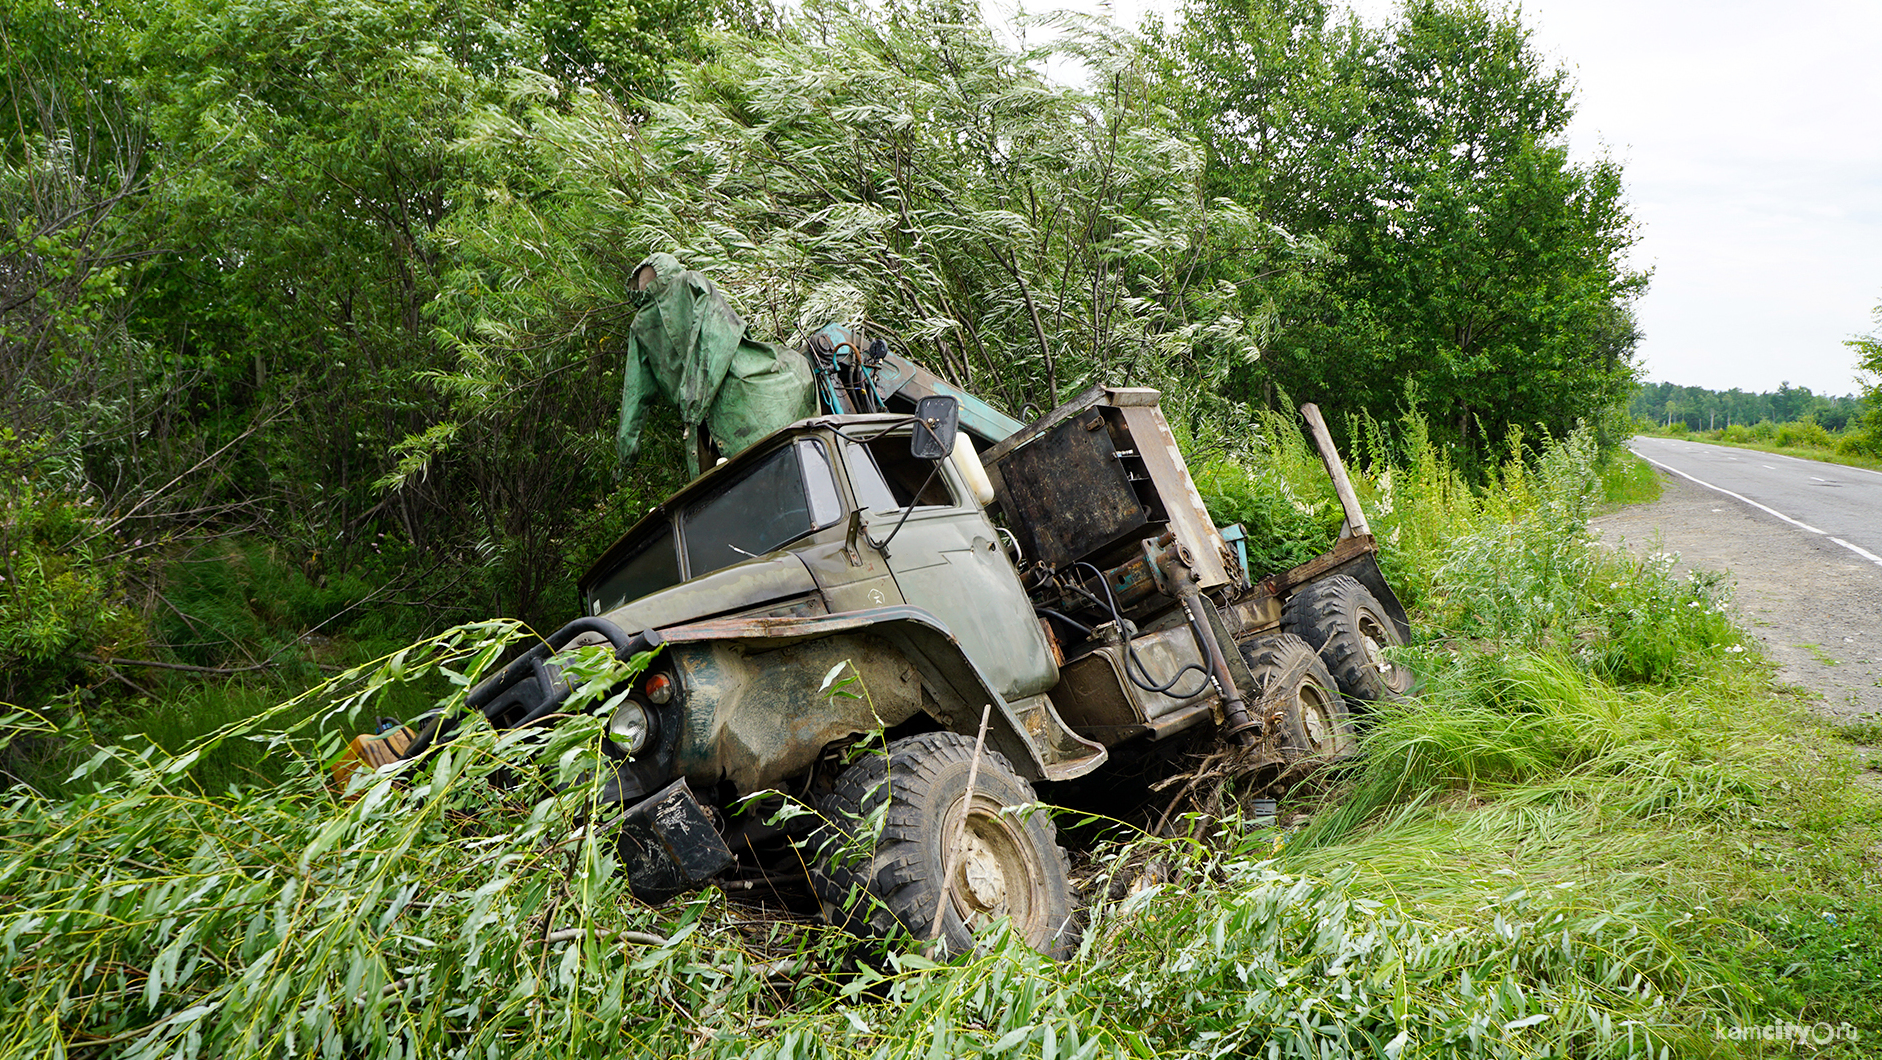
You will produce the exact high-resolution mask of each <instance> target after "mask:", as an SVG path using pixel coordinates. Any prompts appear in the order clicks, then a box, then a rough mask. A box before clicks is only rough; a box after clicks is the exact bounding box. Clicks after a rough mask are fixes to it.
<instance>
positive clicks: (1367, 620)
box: [1358, 608, 1411, 694]
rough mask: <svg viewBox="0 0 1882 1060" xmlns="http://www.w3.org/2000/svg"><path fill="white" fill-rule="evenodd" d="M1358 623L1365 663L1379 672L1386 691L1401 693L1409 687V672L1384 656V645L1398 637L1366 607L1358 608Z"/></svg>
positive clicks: (1393, 641)
mask: <svg viewBox="0 0 1882 1060" xmlns="http://www.w3.org/2000/svg"><path fill="white" fill-rule="evenodd" d="M1358 625H1359V645H1360V648H1361V650H1363V651H1364V652H1365V653H1366V664H1367V665H1368V666H1371V667H1372V668H1373V669H1374V670H1377V671H1378V672H1379V679H1380V680H1381V681H1383V682H1385V687H1386V690H1387V691H1390V692H1393V693H1398V694H1403V693H1404V691H1405V690H1406V689H1407V688H1410V687H1411V672H1410V671H1409V670H1406V669H1405V668H1404V667H1402V666H1396V665H1394V664H1393V663H1392V660H1390V659H1388V658H1386V657H1385V646H1386V645H1387V644H1392V643H1395V642H1396V641H1397V639H1398V638H1396V637H1394V636H1392V634H1391V633H1389V632H1387V630H1386V625H1385V622H1384V621H1383V620H1381V619H1380V618H1379V616H1378V615H1375V614H1373V613H1372V612H1371V611H1370V610H1369V609H1366V608H1360V610H1359V622H1358Z"/></svg>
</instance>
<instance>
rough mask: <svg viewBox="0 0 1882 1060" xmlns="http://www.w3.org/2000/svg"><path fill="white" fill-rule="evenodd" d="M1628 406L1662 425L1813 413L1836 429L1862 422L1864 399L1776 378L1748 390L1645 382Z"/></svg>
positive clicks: (1703, 426)
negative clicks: (1759, 389)
mask: <svg viewBox="0 0 1882 1060" xmlns="http://www.w3.org/2000/svg"><path fill="white" fill-rule="evenodd" d="M1627 411H1628V412H1629V413H1630V414H1632V415H1633V416H1634V418H1635V419H1645V420H1652V421H1653V422H1654V423H1656V424H1660V425H1662V426H1665V425H1667V424H1670V423H1673V422H1675V421H1678V420H1684V421H1686V426H1687V427H1688V428H1689V429H1691V430H1695V431H1709V430H1714V429H1716V428H1720V427H1727V426H1730V425H1732V424H1753V423H1759V422H1761V421H1764V420H1769V421H1771V422H1772V423H1791V422H1794V421H1796V420H1802V419H1814V420H1815V421H1816V422H1818V423H1820V424H1822V425H1823V426H1824V427H1825V428H1826V429H1828V430H1832V431H1841V430H1847V429H1850V428H1853V427H1859V426H1861V424H1862V418H1863V416H1864V415H1865V414H1866V413H1867V411H1868V405H1867V403H1866V402H1865V401H1864V400H1863V399H1862V398H1860V397H1856V396H1853V395H1844V396H1842V397H1829V396H1825V395H1820V394H1813V393H1811V392H1810V388H1809V387H1807V386H1792V385H1790V384H1789V383H1779V384H1778V388H1777V389H1776V390H1774V391H1770V392H1768V393H1758V394H1747V393H1746V392H1744V391H1743V390H1740V389H1738V388H1737V387H1733V388H1732V389H1730V390H1707V389H1706V388H1705V387H1702V386H1674V385H1673V384H1672V383H1647V384H1645V385H1644V386H1642V387H1641V388H1640V390H1639V391H1638V392H1637V393H1635V394H1634V400H1633V401H1632V402H1630V403H1629V404H1628V406H1627Z"/></svg>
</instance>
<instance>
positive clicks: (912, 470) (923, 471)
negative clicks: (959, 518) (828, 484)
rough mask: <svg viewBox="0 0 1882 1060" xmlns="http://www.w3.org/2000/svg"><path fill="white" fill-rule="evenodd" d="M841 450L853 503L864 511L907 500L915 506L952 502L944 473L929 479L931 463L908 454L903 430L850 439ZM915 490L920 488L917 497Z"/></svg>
mask: <svg viewBox="0 0 1882 1060" xmlns="http://www.w3.org/2000/svg"><path fill="white" fill-rule="evenodd" d="M845 451H846V452H847V453H848V461H849V469H850V488H852V489H854V490H855V491H856V504H857V505H858V506H859V507H861V508H862V509H863V510H864V511H868V512H882V511H896V510H899V509H902V508H906V507H908V506H909V505H910V504H911V503H912V504H914V505H915V507H917V508H936V507H939V508H950V507H953V506H954V504H955V500H954V495H953V494H952V493H951V492H950V491H949V489H948V480H947V476H945V475H935V476H934V478H933V480H932V481H930V479H929V473H930V472H932V471H934V469H935V468H934V465H933V464H931V463H929V462H928V461H926V460H917V459H915V458H914V457H912V456H909V455H908V435H906V434H902V435H896V436H893V437H888V438H875V439H872V440H870V441H868V442H850V443H848V444H847V445H846V446H845ZM924 482H926V483H927V484H928V485H927V488H926V489H922V483H924ZM916 490H922V492H921V495H920V496H919V497H918V496H916V495H915V491H916Z"/></svg>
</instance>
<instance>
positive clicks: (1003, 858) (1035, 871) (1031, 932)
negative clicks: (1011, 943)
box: [941, 792, 1050, 947]
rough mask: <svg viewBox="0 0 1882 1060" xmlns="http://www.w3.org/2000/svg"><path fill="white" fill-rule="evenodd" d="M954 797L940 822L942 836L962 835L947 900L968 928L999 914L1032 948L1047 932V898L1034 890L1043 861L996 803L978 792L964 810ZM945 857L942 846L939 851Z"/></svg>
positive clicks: (1015, 820)
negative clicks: (963, 815)
mask: <svg viewBox="0 0 1882 1060" xmlns="http://www.w3.org/2000/svg"><path fill="white" fill-rule="evenodd" d="M964 802H965V800H964V799H963V800H957V801H956V802H955V804H954V806H953V808H952V809H951V810H950V811H949V812H948V815H947V820H946V821H945V823H944V824H943V826H942V833H941V834H942V835H943V836H947V837H950V838H951V837H953V836H956V835H959V836H960V847H959V850H958V851H957V853H956V854H955V859H954V872H953V874H952V876H950V878H949V879H948V883H947V887H948V901H949V903H950V904H951V905H952V906H953V907H954V913H955V915H956V916H958V917H960V919H961V922H962V923H963V924H965V925H967V928H968V930H970V931H978V930H980V929H981V928H983V927H985V926H986V925H988V924H991V923H992V922H994V921H995V920H998V919H1000V918H1001V917H1010V918H1011V919H1012V921H1013V928H1014V930H1015V931H1017V932H1018V933H1019V934H1020V936H1021V937H1022V938H1024V939H1025V940H1026V941H1027V942H1029V943H1031V944H1032V945H1034V946H1035V947H1036V946H1038V945H1039V944H1040V943H1041V942H1042V941H1043V940H1044V939H1045V938H1046V936H1047V930H1046V929H1047V928H1048V927H1049V926H1050V925H1047V924H1045V923H1043V911H1044V908H1045V903H1044V902H1043V901H1041V900H1040V899H1039V896H1038V895H1037V894H1036V893H1035V892H1036V889H1037V887H1038V882H1037V881H1038V880H1039V879H1040V878H1041V877H1042V876H1043V875H1044V868H1045V867H1044V866H1043V865H1042V864H1040V862H1039V856H1038V853H1037V852H1036V851H1035V850H1034V849H1033V844H1032V843H1031V842H1030V841H1029V840H1028V839H1027V837H1026V834H1025V830H1024V829H1025V826H1024V824H1023V823H1022V822H1021V821H1020V820H1019V819H1018V818H1016V817H1013V816H1012V815H1010V814H1002V813H1001V812H1000V805H1001V804H1000V803H999V802H997V801H995V800H994V799H992V798H989V797H988V796H986V795H983V794H981V793H979V792H976V793H975V794H974V803H973V807H972V809H970V810H968V811H967V815H966V816H967V820H966V827H965V828H963V827H962V822H961V812H962V807H963V804H964ZM943 855H944V857H945V855H946V850H945V849H944V850H943Z"/></svg>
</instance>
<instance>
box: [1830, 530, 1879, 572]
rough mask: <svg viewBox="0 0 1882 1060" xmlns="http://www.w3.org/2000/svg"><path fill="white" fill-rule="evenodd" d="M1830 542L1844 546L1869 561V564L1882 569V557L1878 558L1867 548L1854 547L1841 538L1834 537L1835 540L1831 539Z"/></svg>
mask: <svg viewBox="0 0 1882 1060" xmlns="http://www.w3.org/2000/svg"><path fill="white" fill-rule="evenodd" d="M1830 540H1832V541H1834V542H1836V543H1837V544H1839V545H1841V546H1843V547H1844V548H1846V549H1848V550H1850V551H1851V552H1854V553H1855V554H1856V555H1858V556H1861V557H1862V558H1863V559H1866V560H1868V561H1869V562H1871V563H1873V564H1875V565H1876V566H1878V567H1882V556H1878V555H1876V554H1875V553H1873V552H1871V551H1869V550H1868V549H1866V548H1862V547H1860V546H1857V545H1852V544H1850V543H1849V542H1847V541H1845V540H1843V539H1842V538H1840V537H1833V538H1830Z"/></svg>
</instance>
